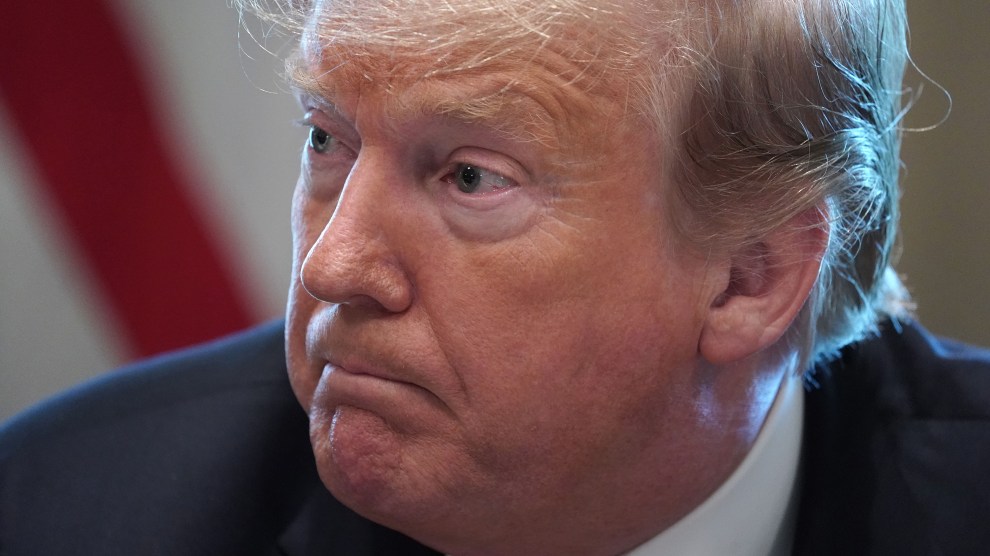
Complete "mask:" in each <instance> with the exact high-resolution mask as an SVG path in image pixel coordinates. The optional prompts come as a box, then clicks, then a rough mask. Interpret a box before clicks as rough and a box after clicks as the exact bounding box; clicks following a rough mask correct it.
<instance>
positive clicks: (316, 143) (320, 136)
mask: <svg viewBox="0 0 990 556" xmlns="http://www.w3.org/2000/svg"><path fill="white" fill-rule="evenodd" d="M331 146H333V136H332V135H330V134H329V133H327V132H326V130H324V129H322V128H319V127H317V126H315V125H314V126H310V128H309V147H310V148H311V149H313V150H314V151H315V152H317V153H319V154H323V153H325V152H327V151H328V150H330V147H331Z"/></svg>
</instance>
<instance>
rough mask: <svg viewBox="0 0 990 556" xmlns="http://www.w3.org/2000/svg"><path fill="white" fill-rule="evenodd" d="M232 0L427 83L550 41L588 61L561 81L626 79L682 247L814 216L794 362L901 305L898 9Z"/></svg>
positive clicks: (834, 346)
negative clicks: (824, 240) (394, 57)
mask: <svg viewBox="0 0 990 556" xmlns="http://www.w3.org/2000/svg"><path fill="white" fill-rule="evenodd" d="M235 3H236V4H238V5H239V6H240V7H241V8H242V9H245V10H248V11H252V12H254V13H255V14H258V15H259V16H260V17H261V18H262V19H263V20H264V21H266V22H269V23H271V24H274V25H276V26H278V27H280V28H282V29H287V30H289V31H290V32H292V33H295V34H298V35H299V36H301V37H303V40H304V41H319V43H320V44H317V45H315V46H316V49H314V50H319V49H322V48H323V47H325V46H327V45H331V44H333V43H344V44H346V46H347V48H346V51H347V52H348V55H353V56H362V55H364V54H366V53H368V52H373V51H380V50H381V49H383V48H384V49H392V50H399V51H403V50H404V51H408V52H415V53H416V54H417V56H421V57H423V56H425V57H433V58H435V59H436V62H435V64H433V66H432V69H431V70H429V71H430V72H431V73H430V75H424V76H422V77H424V78H425V77H431V76H444V75H452V74H457V73H460V72H471V71H479V70H482V71H483V70H484V69H485V68H486V67H490V66H492V65H497V64H499V63H504V62H505V61H506V60H508V61H509V62H510V63H514V62H518V61H520V60H525V59H527V58H528V59H532V58H534V57H535V56H536V54H537V53H538V52H539V51H540V49H542V48H544V47H545V46H546V45H548V44H550V43H551V42H555V43H556V44H555V46H556V48H555V52H557V53H562V54H564V55H566V56H569V57H571V59H573V60H575V61H577V62H579V64H578V65H579V66H580V67H582V68H584V71H582V72H581V74H580V75H574V76H572V81H573V82H575V83H580V84H581V85H583V86H585V87H587V88H589V89H594V88H595V87H596V86H597V84H599V83H602V82H607V83H611V84H614V83H616V82H620V83H622V84H624V87H625V91H626V94H628V95H629V97H630V101H629V105H628V106H629V110H628V117H636V118H643V119H644V121H646V122H647V123H649V124H650V125H651V126H653V127H654V128H655V130H656V133H657V136H658V144H660V145H663V147H662V148H664V149H665V150H666V151H667V152H664V153H658V156H657V160H658V161H663V162H662V164H666V165H667V167H666V168H665V169H664V170H665V173H666V174H667V175H670V176H672V177H673V182H674V183H673V187H672V188H671V191H672V192H673V195H672V197H671V198H669V199H668V207H669V214H668V218H669V219H670V221H671V222H672V223H673V224H674V227H675V229H676V230H677V232H678V236H679V237H680V238H681V239H683V240H684V241H685V242H686V243H687V244H689V245H691V246H693V247H696V248H698V249H699V250H701V251H702V252H720V253H738V252H746V251H747V250H751V249H752V248H753V247H754V246H758V245H759V242H760V241H761V240H762V238H764V237H766V236H767V234H769V233H771V232H773V231H774V230H775V229H777V228H778V227H779V226H781V225H782V224H783V223H785V222H788V221H790V220H791V219H793V218H794V217H796V216H797V215H800V214H802V213H804V212H806V211H808V210H819V211H821V213H822V214H823V216H824V217H825V221H826V222H827V225H826V228H827V230H826V231H827V233H828V237H829V241H828V245H827V249H826V252H825V253H824V255H823V258H822V266H821V272H820V274H819V278H818V280H817V282H816V284H815V286H814V289H813V291H812V292H811V295H810V297H809V300H808V302H807V303H806V304H805V306H804V308H803V309H802V311H801V313H800V314H799V316H798V318H797V319H796V321H795V323H794V324H793V325H792V327H791V329H790V331H789V332H788V334H787V336H786V338H787V341H788V342H789V343H790V345H791V346H792V347H793V348H796V349H797V350H798V357H799V361H800V363H799V365H800V368H802V369H804V368H807V367H808V366H809V365H810V364H812V363H815V362H819V361H823V360H826V359H828V358H829V357H831V356H833V355H834V354H836V353H837V352H838V350H839V349H840V348H842V347H843V346H845V345H847V344H849V343H851V342H854V341H856V340H858V339H861V338H863V337H864V336H866V335H868V334H869V333H871V332H872V331H874V330H875V328H876V324H877V323H878V322H879V321H880V320H881V319H883V318H885V317H898V316H902V315H905V314H906V313H907V312H908V311H909V308H910V300H909V297H908V294H907V293H906V290H905V289H904V287H903V285H902V284H901V281H900V279H899V278H898V276H897V275H896V273H895V272H894V271H893V269H892V260H891V259H892V255H893V253H894V251H895V240H896V232H897V222H898V196H899V193H898V192H899V189H898V173H899V166H900V162H899V154H898V153H899V145H900V130H899V123H900V121H901V118H902V116H903V109H902V102H901V88H902V77H903V71H904V67H905V64H906V62H907V47H906V33H907V30H906V15H905V8H904V5H903V0H849V1H837V0H671V1H667V2H660V1H656V0H556V1H554V2H546V1H543V0H535V1H534V0H457V1H453V0H439V1H437V0H380V1H377V2H369V1H360V2H358V1H356V0H322V1H317V2H312V1H309V0H235ZM314 31H316V32H315V34H314ZM561 45H562V46H561ZM455 53H457V55H455ZM465 53H467V55H465ZM293 61H294V63H293ZM294 64H295V65H294ZM297 64H298V60H297V59H293V58H290V67H289V73H290V78H292V79H296V80H298V79H303V78H306V77H305V76H306V74H305V72H299V71H298V66H297ZM300 75H302V76H304V77H300ZM308 78H310V79H312V78H313V76H312V75H309V76H308ZM613 91H614V88H613Z"/></svg>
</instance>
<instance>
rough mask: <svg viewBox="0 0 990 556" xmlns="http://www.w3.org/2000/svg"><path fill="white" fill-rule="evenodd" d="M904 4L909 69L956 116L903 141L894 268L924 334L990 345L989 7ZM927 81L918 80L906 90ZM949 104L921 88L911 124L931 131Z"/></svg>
mask: <svg viewBox="0 0 990 556" xmlns="http://www.w3.org/2000/svg"><path fill="white" fill-rule="evenodd" d="M907 4H908V15H909V18H910V21H911V31H912V42H911V50H912V53H913V55H914V58H915V61H916V62H917V64H918V66H919V67H920V68H921V69H922V70H923V71H924V72H925V73H927V74H928V75H929V76H930V77H931V78H932V79H933V80H934V81H936V82H937V83H939V84H941V85H942V86H944V87H945V88H946V89H948V91H949V93H950V94H951V96H952V111H951V114H949V117H948V119H947V120H946V122H945V123H943V124H942V125H940V126H939V127H938V128H936V129H934V130H932V131H926V132H923V133H908V134H906V135H905V138H904V147H903V152H902V158H903V160H904V163H905V165H906V168H907V170H906V173H905V174H904V177H903V181H902V183H903V189H904V197H903V215H902V226H903V235H902V240H903V241H902V244H903V247H904V253H903V256H902V257H901V264H900V265H899V269H900V271H901V273H902V274H905V275H907V284H908V287H909V289H910V290H911V291H912V292H913V293H914V296H915V300H916V301H917V303H918V313H919V315H920V317H921V320H922V322H924V323H925V324H926V325H928V327H929V328H930V329H932V330H934V331H935V332H938V333H941V334H946V335H951V336H955V337H958V338H962V339H965V340H968V341H970V342H976V343H979V344H983V345H987V346H990V323H988V320H987V318H988V316H990V291H988V287H990V256H988V253H990V129H988V127H987V126H988V124H990V31H988V29H990V2H988V1H987V0H956V1H953V2H938V1H935V0H908V2H907ZM923 82H924V78H923V77H921V76H919V75H918V74H917V73H914V74H911V75H909V78H908V83H907V84H908V85H909V86H913V87H917V85H918V84H920V83H923ZM947 106H948V102H947V100H946V98H945V95H944V94H943V93H942V92H941V91H939V90H938V88H937V87H936V86H934V85H932V84H931V83H925V86H924V94H923V96H922V98H921V100H920V101H919V103H918V104H917V105H916V106H915V108H914V110H913V111H912V112H911V114H910V115H909V117H908V119H907V125H908V126H909V127H923V126H928V125H931V124H933V123H936V122H938V121H939V120H941V119H942V116H943V115H944V113H945V111H946V109H947Z"/></svg>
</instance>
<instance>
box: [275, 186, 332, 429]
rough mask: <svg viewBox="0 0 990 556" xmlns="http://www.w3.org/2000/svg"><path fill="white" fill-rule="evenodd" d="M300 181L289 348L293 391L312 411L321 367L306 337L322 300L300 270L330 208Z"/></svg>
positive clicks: (294, 218) (288, 317)
mask: <svg viewBox="0 0 990 556" xmlns="http://www.w3.org/2000/svg"><path fill="white" fill-rule="evenodd" d="M299 180H300V182H299V184H297V186H296V190H295V193H294V194H293V200H292V217H291V222H292V244H293V258H292V274H291V278H290V281H289V292H288V297H287V303H286V315H285V317H286V329H285V350H286V363H287V365H288V370H289V380H290V382H291V384H292V390H293V392H294V393H295V395H296V398H297V399H298V400H299V403H300V404H301V405H302V406H303V408H304V409H306V410H307V411H308V410H309V407H310V404H311V401H312V398H313V392H314V390H315V389H316V385H317V382H318V381H319V373H320V369H313V368H311V365H310V363H309V361H308V358H307V356H306V337H307V333H308V329H309V323H310V320H311V319H312V318H313V316H314V313H315V312H316V311H317V310H318V308H319V306H320V303H319V302H318V301H317V300H316V299H314V298H313V297H312V296H311V295H309V293H308V292H307V291H306V289H305V288H304V287H303V286H302V283H301V282H300V280H299V272H300V269H301V268H302V264H303V262H304V261H305V259H306V255H307V254H308V253H309V250H310V248H311V247H312V246H313V244H314V243H315V242H316V239H317V238H318V237H319V234H320V233H321V232H322V229H323V228H322V227H323V225H325V222H320V219H319V218H318V217H319V214H320V213H321V210H326V207H322V208H321V207H320V205H319V204H318V203H316V202H314V201H313V200H312V199H311V198H310V197H309V196H307V195H306V194H305V192H304V184H303V183H302V182H303V178H301V177H300V178H299ZM327 214H329V213H327Z"/></svg>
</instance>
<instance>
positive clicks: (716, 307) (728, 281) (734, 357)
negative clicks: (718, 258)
mask: <svg viewBox="0 0 990 556" xmlns="http://www.w3.org/2000/svg"><path fill="white" fill-rule="evenodd" d="M827 245H828V217H827V214H826V212H825V210H824V209H822V208H820V207H815V208H813V209H809V210H807V211H805V212H803V213H801V214H799V215H798V216H796V217H794V218H792V219H791V220H790V221H788V222H787V223H785V224H784V225H783V226H781V227H780V228H778V229H776V230H774V231H773V232H771V233H770V234H769V235H767V236H766V237H764V238H763V239H762V240H761V241H759V242H757V243H755V244H753V245H751V246H750V247H747V248H746V249H744V250H743V251H741V252H737V253H734V254H731V255H728V256H726V258H725V259H724V260H722V262H720V263H718V264H719V265H721V266H720V267H718V268H715V269H714V271H715V277H716V283H717V288H716V291H717V292H718V294H717V295H716V296H715V297H714V299H713V300H712V302H711V304H710V305H709V307H708V314H707V316H706V318H705V322H704V325H703V328H702V331H701V336H700V339H699V343H698V348H699V351H700V354H701V355H702V357H704V358H705V359H706V360H707V361H709V362H710V363H714V364H726V363H731V362H734V361H738V360H740V359H743V358H746V357H749V356H750V355H753V354H755V353H757V352H759V351H761V350H763V349H765V348H767V347H768V346H770V345H772V344H774V343H775V342H776V341H777V340H779V339H780V337H781V336H783V334H784V332H786V331H787V329H788V327H790V325H791V322H792V321H793V320H794V318H795V317H796V316H797V314H798V312H799V311H800V310H801V308H802V307H803V306H804V303H805V301H806V300H807V299H808V295H809V294H810V293H811V288H812V287H813V286H814V285H815V281H816V280H817V279H818V272H819V269H820V268H821V261H822V257H823V256H824V253H825V248H826V246H827Z"/></svg>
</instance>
